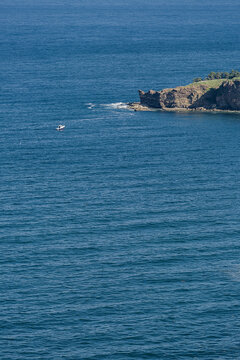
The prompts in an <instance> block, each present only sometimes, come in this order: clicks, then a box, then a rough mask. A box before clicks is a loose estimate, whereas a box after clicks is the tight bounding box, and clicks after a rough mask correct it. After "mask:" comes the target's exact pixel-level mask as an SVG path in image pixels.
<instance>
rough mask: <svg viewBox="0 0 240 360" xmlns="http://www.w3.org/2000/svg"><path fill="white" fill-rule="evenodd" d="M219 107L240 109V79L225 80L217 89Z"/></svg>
mask: <svg viewBox="0 0 240 360" xmlns="http://www.w3.org/2000/svg"><path fill="white" fill-rule="evenodd" d="M216 103H217V107H218V108H219V109H226V110H240V80H235V81H228V82H224V83H223V84H222V85H221V86H220V87H219V88H218V91H217V95H216Z"/></svg>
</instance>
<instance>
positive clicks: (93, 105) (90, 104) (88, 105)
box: [86, 103, 96, 109]
mask: <svg viewBox="0 0 240 360" xmlns="http://www.w3.org/2000/svg"><path fill="white" fill-rule="evenodd" d="M86 105H87V108H88V109H93V108H95V106H96V105H95V104H93V103H87V104H86Z"/></svg>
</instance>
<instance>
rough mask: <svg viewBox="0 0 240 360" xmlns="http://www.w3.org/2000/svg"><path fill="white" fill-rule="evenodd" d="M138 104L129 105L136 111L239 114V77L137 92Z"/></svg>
mask: <svg viewBox="0 0 240 360" xmlns="http://www.w3.org/2000/svg"><path fill="white" fill-rule="evenodd" d="M139 97H140V102H135V103H129V104H128V106H129V108H131V109H133V110H135V111H153V110H162V111H234V112H236V111H239V112H240V78H237V79H231V80H226V79H220V80H205V81H199V82H196V83H192V84H190V85H186V86H178V87H176V88H171V89H164V90H160V91H155V90H149V91H148V92H144V91H142V90H139Z"/></svg>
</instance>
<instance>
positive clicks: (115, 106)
mask: <svg viewBox="0 0 240 360" xmlns="http://www.w3.org/2000/svg"><path fill="white" fill-rule="evenodd" d="M102 106H104V107H106V108H109V109H128V105H127V104H126V103H124V102H116V103H111V104H102Z"/></svg>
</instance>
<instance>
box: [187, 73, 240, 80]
mask: <svg viewBox="0 0 240 360" xmlns="http://www.w3.org/2000/svg"><path fill="white" fill-rule="evenodd" d="M236 77H240V72H239V71H238V70H232V71H231V72H230V73H228V72H214V71H211V72H210V73H209V74H208V75H207V76H206V77H205V78H204V80H216V79H217V80H219V79H233V78H236ZM199 81H203V79H202V78H200V77H197V78H195V79H193V82H199Z"/></svg>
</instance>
